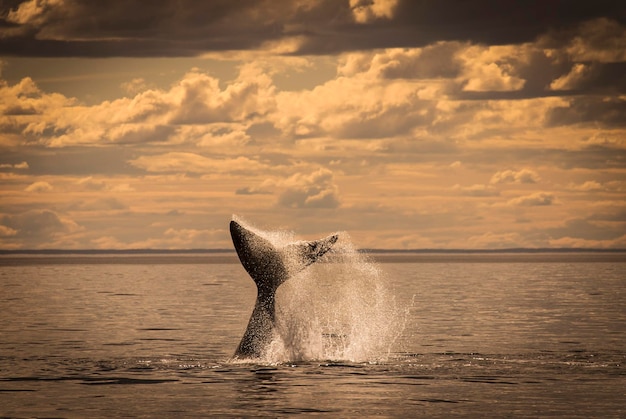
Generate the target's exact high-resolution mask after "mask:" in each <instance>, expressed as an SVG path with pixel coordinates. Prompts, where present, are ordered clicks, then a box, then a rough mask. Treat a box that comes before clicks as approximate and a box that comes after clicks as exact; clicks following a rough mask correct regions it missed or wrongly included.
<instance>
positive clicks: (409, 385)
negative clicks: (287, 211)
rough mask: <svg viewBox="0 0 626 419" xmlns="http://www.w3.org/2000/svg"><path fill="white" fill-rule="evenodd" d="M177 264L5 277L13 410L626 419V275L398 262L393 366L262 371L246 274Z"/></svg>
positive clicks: (8, 392)
mask: <svg viewBox="0 0 626 419" xmlns="http://www.w3.org/2000/svg"><path fill="white" fill-rule="evenodd" d="M168 257H169V258H171V259H169V260H168V262H169V263H167V264H152V263H151V264H143V263H135V264H129V263H123V264H115V263H107V264H101V263H98V264H92V263H89V264H85V263H79V264H59V263H54V264H36V265H29V264H26V263H21V264H19V266H6V265H5V266H3V267H1V268H0V289H1V294H0V307H2V310H1V311H0V415H1V416H9V417H51V416H54V417H105V416H106V417H120V416H159V417H163V416H165V417H173V416H177V417H179V416H184V417H206V416H208V415H217V416H234V417H237V416H251V415H253V416H267V417H276V416H286V415H290V414H301V413H305V414H306V413H310V414H321V415H326V416H333V417H336V416H342V417H350V416H352V417H357V416H363V415H370V416H371V415H383V416H388V417H389V416H391V417H403V416H404V417H406V416H427V417H450V416H456V415H459V416H483V417H485V416H488V417H494V416H495V417H498V416H499V417H502V416H509V417H510V416H515V417H536V416H563V417H589V416H595V417H624V416H626V408H625V407H624V406H625V403H624V400H626V391H625V390H624V388H626V367H625V365H626V351H625V350H624V348H625V347H626V329H625V326H624V325H626V310H625V309H624V307H626V269H625V268H626V263H623V262H594V263H585V262H584V261H578V262H576V263H572V262H571V261H565V262H563V261H561V262H559V261H558V260H557V261H548V262H545V261H544V262H542V263H532V262H530V261H524V262H521V263H517V262H516V263H512V262H501V263H493V262H484V261H483V262H481V263H472V262H471V261H469V262H462V263H458V262H454V263H448V262H446V261H445V260H438V261H437V262H435V263H425V262H419V263H410V262H407V263H385V264H382V265H381V266H380V267H381V269H382V270H383V271H384V273H385V276H386V277H387V278H389V279H390V280H391V283H392V290H391V291H392V292H393V294H394V295H395V297H396V299H397V303H398V304H399V305H410V306H411V308H410V311H409V318H408V321H407V324H406V327H405V329H404V332H403V334H402V336H401V337H400V339H399V340H398V341H397V342H396V345H395V347H394V348H393V351H394V352H393V353H392V354H391V356H390V357H388V358H387V359H385V360H380V359H378V360H371V361H364V362H345V361H340V360H337V359H334V360H332V359H331V360H325V359H319V360H316V361H307V362H296V363H289V362H286V363H278V364H246V363H233V362H230V361H229V359H230V357H231V355H232V352H233V350H234V348H235V347H236V345H237V343H238V341H239V339H240V337H241V334H242V333H243V330H244V328H245V326H246V323H247V320H248V316H249V314H250V310H251V308H252V305H253V304H254V298H255V289H254V284H253V283H252V281H251V280H250V279H249V278H248V277H247V275H246V273H245V272H244V271H243V268H241V266H240V265H238V264H230V263H229V264H194V263H188V262H189V260H183V261H182V263H173V262H174V260H172V259H175V257H173V256H168ZM114 261H115V260H114V259H113V260H110V261H109V262H114ZM83 262H84V260H83ZM322 269H324V268H323V267H322ZM329 337H330V338H341V336H335V337H332V336H329Z"/></svg>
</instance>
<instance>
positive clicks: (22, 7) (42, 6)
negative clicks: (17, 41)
mask: <svg viewBox="0 0 626 419" xmlns="http://www.w3.org/2000/svg"><path fill="white" fill-rule="evenodd" d="M63 5H64V0H27V1H24V2H23V3H21V4H19V6H18V7H17V8H16V9H11V10H9V12H8V14H7V15H6V20H7V22H11V23H16V24H18V25H26V24H28V25H36V26H40V25H42V24H43V23H44V22H45V21H46V16H47V15H48V14H50V13H51V12H53V11H54V9H55V8H60V7H62V6H63Z"/></svg>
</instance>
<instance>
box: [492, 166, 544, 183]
mask: <svg viewBox="0 0 626 419" xmlns="http://www.w3.org/2000/svg"><path fill="white" fill-rule="evenodd" d="M540 179H541V178H540V177H539V175H538V174H537V172H535V171H534V170H530V169H522V170H519V171H515V170H503V171H500V172H496V173H494V174H493V176H492V177H491V180H490V181H489V183H490V184H492V185H496V184H499V183H537V182H539V180H540Z"/></svg>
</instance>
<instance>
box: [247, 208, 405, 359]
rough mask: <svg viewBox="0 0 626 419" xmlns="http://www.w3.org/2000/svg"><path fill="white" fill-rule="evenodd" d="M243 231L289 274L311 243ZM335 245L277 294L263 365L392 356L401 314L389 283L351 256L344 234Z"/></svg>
mask: <svg viewBox="0 0 626 419" xmlns="http://www.w3.org/2000/svg"><path fill="white" fill-rule="evenodd" d="M236 221H237V222H239V223H244V221H243V220H241V219H237V220H236ZM245 226H246V228H250V229H251V230H252V231H254V232H255V233H256V234H259V235H260V236H262V237H263V238H265V239H266V240H269V241H270V242H272V244H273V245H274V246H275V247H276V248H277V249H278V250H279V251H281V254H282V258H283V263H284V264H285V266H286V268H287V270H288V271H291V269H290V267H291V266H300V265H301V264H302V259H301V257H302V255H301V253H300V252H298V251H296V250H294V249H297V245H302V244H306V243H309V242H295V243H294V239H295V236H294V234H293V233H291V232H285V231H273V232H267V231H261V230H258V229H255V228H253V227H251V226H250V225H249V224H248V223H245ZM333 243H334V246H332V249H331V250H330V251H329V252H328V253H326V254H325V255H324V256H322V257H321V258H320V259H319V260H317V262H316V263H314V264H311V265H310V266H308V267H307V269H304V270H299V269H298V270H297V271H298V272H297V273H296V274H295V275H294V276H292V277H291V278H290V279H289V280H288V281H286V282H285V283H284V284H282V285H281V286H280V287H279V288H278V291H277V294H276V330H275V332H276V333H275V336H274V339H273V340H272V342H271V343H270V344H269V346H268V348H266V351H265V355H264V358H265V360H266V361H268V362H287V361H307V360H339V361H353V362H364V361H379V360H384V359H385V358H386V357H388V356H389V354H390V353H391V351H392V349H393V345H394V342H395V340H396V339H397V337H398V336H399V335H400V333H401V332H402V329H403V321H404V315H403V314H404V313H402V312H401V310H400V309H399V308H398V307H397V305H396V302H395V299H394V297H393V295H392V294H391V292H390V291H389V289H388V278H386V276H385V275H384V273H383V272H382V271H381V270H380V269H379V268H378V266H377V265H376V264H374V263H373V262H371V261H370V260H369V259H368V258H367V257H366V256H365V255H363V254H361V253H359V252H358V251H357V250H355V248H354V246H353V245H352V243H351V242H350V238H349V236H348V235H347V234H345V233H341V234H339V240H337V242H336V243H335V242H334V241H333V242H332V243H331V244H330V245H332V244H333ZM294 244H295V245H296V247H294ZM294 271H295V270H294Z"/></svg>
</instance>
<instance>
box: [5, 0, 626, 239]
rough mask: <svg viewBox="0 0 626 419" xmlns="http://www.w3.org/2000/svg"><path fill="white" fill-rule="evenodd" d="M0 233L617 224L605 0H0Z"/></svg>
mask: <svg viewBox="0 0 626 419" xmlns="http://www.w3.org/2000/svg"><path fill="white" fill-rule="evenodd" d="M0 60H1V61H0V71H1V73H0V150H1V154H0V191H1V196H2V198H1V200H0V249H2V250H16V249H140V248H142V249H145V248H149V249H198V248H209V249H215V248H231V247H232V244H231V241H230V236H229V233H228V222H229V220H230V219H231V216H232V215H233V214H237V215H239V216H241V217H243V218H244V219H246V220H249V221H250V222H252V223H254V224H256V225H258V226H259V227H262V228H272V229H274V228H284V229H290V230H294V231H296V232H298V234H301V235H302V236H303V237H306V238H309V237H311V238H315V237H321V236H323V235H325V234H328V233H331V232H334V231H347V232H348V233H349V235H350V237H351V238H352V240H353V241H354V243H355V244H356V245H357V246H359V247H361V248H377V249H503V248H603V249H611V248H626V7H625V6H624V4H623V3H622V2H620V1H593V2H562V1H552V0H547V1H515V2H503V1H486V0H478V1H472V2H453V1H436V2H434V1H409V0H370V1H363V0H349V1H348V0H344V1H337V0H310V1H301V0H298V1H283V0H279V1H270V0H251V1H242V2H238V1H196V0H183V1H173V0H162V1H155V2H140V1H123V2H122V1H113V2H108V1H107V2H94V1H85V0H25V1H19V0H17V1H3V2H1V3H0Z"/></svg>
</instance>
